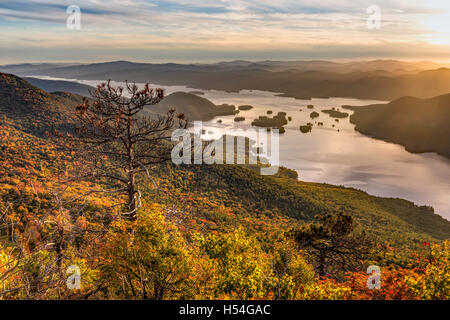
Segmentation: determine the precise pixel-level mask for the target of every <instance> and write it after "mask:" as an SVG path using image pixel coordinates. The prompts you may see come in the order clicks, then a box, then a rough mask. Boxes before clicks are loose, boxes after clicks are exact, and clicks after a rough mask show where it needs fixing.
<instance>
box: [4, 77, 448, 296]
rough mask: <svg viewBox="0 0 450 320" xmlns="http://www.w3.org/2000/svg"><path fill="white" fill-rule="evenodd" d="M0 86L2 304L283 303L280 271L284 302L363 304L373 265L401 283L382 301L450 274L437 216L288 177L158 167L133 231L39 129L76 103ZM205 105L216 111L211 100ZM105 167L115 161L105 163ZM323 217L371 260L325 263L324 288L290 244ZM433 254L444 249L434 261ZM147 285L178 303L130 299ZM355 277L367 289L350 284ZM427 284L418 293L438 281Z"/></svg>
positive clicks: (143, 182) (111, 200)
mask: <svg viewBox="0 0 450 320" xmlns="http://www.w3.org/2000/svg"><path fill="white" fill-rule="evenodd" d="M1 79H2V82H1V86H0V93H1V96H0V97H1V100H0V101H2V102H1V103H2V104H1V109H0V110H1V112H2V116H1V117H0V129H1V130H0V212H1V215H0V223H1V227H2V228H1V229H0V259H1V261H0V262H1V264H0V272H1V274H2V276H3V279H2V286H3V288H4V289H2V291H1V292H0V298H2V299H3V298H6V299H25V298H27V299H62V298H67V299H119V298H121V299H163V298H164V299H183V300H186V299H217V298H227V299H237V298H239V299H242V298H245V299H250V298H255V299H275V298H277V297H278V296H277V294H279V291H278V290H277V287H276V286H274V285H273V284H274V283H276V282H273V281H276V279H279V278H277V277H279V274H280V273H279V272H278V270H279V269H277V267H276V264H278V265H279V266H280V268H282V269H284V270H288V272H289V273H288V274H287V276H284V275H283V279H287V280H286V285H283V286H284V287H285V288H287V290H288V293H289V292H290V293H289V294H286V295H282V296H280V298H283V299H328V298H333V299H341V298H342V299H343V298H346V299H360V298H365V297H367V296H368V297H369V298H370V297H372V298H374V299H377V294H378V291H377V292H375V293H372V292H369V293H367V295H362V294H361V292H360V291H361V290H365V288H366V280H367V274H366V273H365V270H366V265H369V263H370V264H373V263H375V264H376V265H378V266H380V267H382V268H383V275H385V274H387V275H390V274H393V276H392V278H393V280H389V278H388V277H386V279H387V280H388V281H394V283H395V284H394V285H395V288H394V291H393V293H392V294H390V295H388V297H393V298H397V297H398V294H397V292H402V291H403V290H406V289H403V287H404V283H407V284H408V285H409V282H405V281H406V280H408V279H410V278H411V275H413V277H414V278H416V277H418V276H419V275H421V274H425V273H424V271H422V270H427V269H425V268H429V267H430V268H431V267H433V268H434V269H436V270H437V272H439V273H442V274H443V277H446V276H447V275H448V272H447V271H446V270H447V269H446V266H447V265H448V259H447V260H445V259H443V258H442V257H441V256H440V255H439V254H440V253H439V252H441V251H442V252H443V253H445V252H447V251H448V250H447V249H445V247H444V244H443V241H441V240H443V239H448V238H450V221H447V220H445V219H443V218H442V217H440V216H439V215H436V214H434V213H433V209H432V208H429V207H426V206H422V207H419V206H416V205H414V204H413V203H411V202H409V201H405V200H402V199H391V198H380V197H375V196H370V195H368V194H367V193H365V192H362V191H358V190H355V189H351V188H344V187H338V186H332V185H327V184H319V183H305V182H302V181H298V180H297V174H296V172H294V171H291V170H289V169H286V168H280V171H279V174H278V175H276V176H262V175H260V174H258V173H256V172H255V171H256V170H255V165H253V166H237V165H179V166H176V165H174V164H172V162H170V161H169V162H165V163H163V164H161V165H159V166H151V167H150V169H149V174H150V175H151V179H147V178H146V177H147V176H146V175H139V176H136V181H135V182H136V183H137V184H138V185H139V190H140V191H142V193H141V192H139V195H140V197H139V202H140V203H141V204H142V206H141V207H140V208H139V211H138V216H137V220H132V219H130V218H129V217H127V216H126V215H124V214H120V213H121V210H122V209H123V208H126V204H124V203H122V204H121V203H120V201H121V199H123V197H124V194H123V192H122V193H114V192H113V193H111V190H117V185H116V182H114V181H110V180H105V179H101V178H98V179H97V178H96V179H89V177H87V180H85V179H80V180H79V181H77V180H75V181H74V180H73V179H72V178H74V173H77V172H79V171H77V169H78V168H79V167H82V166H83V165H84V164H85V162H86V158H84V157H83V155H84V154H78V155H77V154H76V152H75V151H74V149H72V148H70V147H69V145H68V144H64V142H62V141H59V142H61V143H55V142H56V141H55V140H54V139H56V138H55V137H47V136H46V135H42V134H41V131H42V128H51V127H54V126H56V125H59V124H61V123H63V124H64V123H65V122H66V121H67V118H65V113H64V111H66V110H67V109H68V108H69V107H70V106H71V105H72V104H74V103H76V102H77V101H78V102H79V101H81V100H80V99H81V97H80V96H75V95H73V94H70V93H65V92H57V93H55V94H48V93H46V92H44V91H42V90H40V89H38V88H35V87H33V86H31V85H30V84H28V83H27V82H26V81H24V80H23V79H20V78H18V77H15V76H12V75H2V77H1ZM175 96H176V95H175ZM195 101H197V100H195ZM203 102H204V101H203ZM204 106H205V107H209V108H213V106H211V105H209V104H207V103H206V102H205V105H204ZM189 110H190V109H187V111H189ZM200 115H201V114H200ZM89 147H91V145H89ZM109 150H110V149H108V151H109ZM94 151H98V150H94ZM115 155H117V154H115ZM101 161H104V162H105V163H106V164H107V165H109V164H110V163H112V161H111V158H109V157H102V158H101ZM110 161H111V162H110ZM97 164H98V163H97V162H96V163H95V165H97ZM91 170H93V169H92V167H91ZM118 174H121V173H120V171H119V172H118ZM124 176H125V175H124V174H123V173H122V175H121V176H120V177H124ZM77 177H80V176H78V175H77ZM83 177H84V176H83ZM116 177H117V176H116ZM120 177H119V179H120ZM67 178H68V179H67ZM122 190H123V189H122ZM141 195H142V196H141ZM340 213H345V214H348V215H349V216H346V215H342V214H340ZM327 214H331V215H330V216H328V219H335V218H334V217H344V218H345V219H346V221H351V227H352V230H351V231H352V234H351V235H347V234H345V230H344V231H341V230H343V229H342V228H343V227H345V229H347V228H348V227H349V225H348V224H346V225H345V226H344V225H340V224H339V225H337V227H338V229H337V230H331V229H330V230H329V229H326V230H325V232H328V231H329V232H333V233H334V234H336V235H337V236H338V237H339V238H340V239H354V238H353V237H356V236H358V238H355V239H356V240H358V241H359V240H360V239H362V240H361V242H358V243H354V245H358V244H359V243H361V244H362V245H364V246H367V248H368V249H367V250H369V251H368V253H367V254H365V255H364V256H361V255H357V256H354V255H351V256H348V255H346V256H345V257H347V256H348V257H349V258H350V259H352V261H351V262H352V265H353V264H354V266H349V267H346V266H343V265H342V264H340V263H339V261H337V262H336V263H334V261H331V260H328V261H326V266H327V269H326V270H327V277H326V278H321V277H320V276H319V275H320V274H319V273H317V271H316V270H317V259H315V258H314V256H313V253H310V252H311V251H306V250H303V249H302V248H300V247H298V246H296V245H295V244H296V243H297V240H296V238H294V237H293V236H292V233H291V232H292V231H293V230H294V231H295V230H302V228H305V227H311V228H315V227H314V226H312V225H310V224H309V223H311V222H313V221H315V220H314V218H315V216H316V215H321V216H324V215H327ZM336 219H337V218H336ZM353 220H354V221H355V223H353ZM324 226H325V225H322V226H320V227H319V228H318V229H320V230H323V229H322V228H324ZM325 227H326V226H325ZM293 228H294V229H293ZM333 229H334V227H333ZM342 233H344V234H343V235H342ZM359 235H361V237H359ZM319 236H320V238H319V241H321V242H325V243H326V244H332V245H333V246H335V245H334V244H333V243H332V241H333V240H334V238H331V240H329V239H328V238H329V235H328V234H327V235H326V236H325V237H322V235H321V234H319ZM366 236H367V238H366ZM313 237H314V235H312V236H311V239H314V238H313ZM363 241H364V243H362V242H363ZM438 246H439V248H441V246H442V247H443V248H444V249H442V250H441V251H436V249H435V248H437V247H438ZM339 248H341V247H339ZM351 249H353V247H352V248H351ZM431 250H432V251H431ZM444 250H447V251H444ZM430 254H433V255H434V256H433V258H434V259H433V262H432V263H431V262H430V260H431V259H428V258H427V257H428V256H429V255H430ZM447 256H448V254H447ZM285 257H292V260H291V258H285ZM422 257H424V258H422ZM10 261H14V263H13V264H12V263H10ZM73 265H76V266H79V268H80V269H81V272H82V275H83V281H84V282H83V287H82V288H81V290H76V292H75V293H74V291H73V290H69V289H68V288H67V277H65V275H66V273H65V272H64V271H65V270H66V269H67V268H68V267H69V266H73ZM142 272H144V273H142ZM403 273H404V274H406V276H407V277H408V279H406V280H405V277H406V276H403ZM61 274H62V275H63V276H61ZM143 275H144V276H145V277H146V278H145V279H155V278H158V279H169V280H167V281H166V280H163V281H164V282H162V283H163V285H164V286H166V285H167V286H168V287H167V288H169V290H172V291H169V293H166V292H167V291H164V292H165V293H164V295H163V294H161V295H159V294H158V295H156V294H155V295H149V296H146V295H144V296H143V295H141V294H139V293H138V294H136V291H135V288H137V289H139V288H142V287H141V285H142V284H143V283H144V282H145V283H146V284H147V283H148V286H147V287H145V288H146V289H145V290H144V289H139V290H142V291H145V292H148V293H149V294H151V293H152V292H154V290H151V289H152V288H160V287H159V284H160V283H161V282H157V283H156V282H152V281H153V280H151V281H148V280H144V279H143V278H142V276H143ZM360 275H362V278H363V280H364V281H363V282H361V285H360V284H358V282H356V283H355V281H353V280H354V279H359V278H358V277H359V276H360ZM350 276H351V277H350ZM433 276H434V274H432V275H430V276H428V277H427V278H425V279H424V280H421V281H423V282H426V283H428V282H429V281H434V280H433V279H434V277H433ZM48 279H50V280H52V281H49V280H48ZM130 279H131V280H130ZM283 281H284V280H283ZM383 281H385V282H383V284H384V283H388V281H386V280H384V279H383ZM24 283H25V284H26V285H24ZM36 283H37V285H35V286H34V287H33V286H31V285H29V284H36ZM130 283H131V284H130ZM397 283H400V285H398V284H397ZM434 283H435V282H432V283H431V284H430V285H429V287H433V286H434ZM124 286H128V287H126V288H133V289H124ZM229 286H232V287H231V289H228V288H229ZM284 287H283V288H284ZM17 288H18V289H17ZM22 288H25V289H22ZM28 288H31V289H30V290H29V289H28ZM99 288H101V290H99ZM147 288H151V289H147ZM164 288H166V287H164ZM388 288H390V286H388ZM406 288H407V289H408V288H409V287H406ZM244 290H245V291H244ZM337 290H341V291H337ZM389 290H390V289H389ZM241 292H244V293H245V295H244V296H243V295H242V294H241ZM277 292H278V293H277ZM336 292H337V293H336ZM371 294H374V295H371ZM421 294H422V293H419V294H414V295H412V297H418V298H420V297H422V296H421ZM441 296H444V297H447V296H448V292H445V293H444V294H443V295H441ZM407 297H411V296H407Z"/></svg>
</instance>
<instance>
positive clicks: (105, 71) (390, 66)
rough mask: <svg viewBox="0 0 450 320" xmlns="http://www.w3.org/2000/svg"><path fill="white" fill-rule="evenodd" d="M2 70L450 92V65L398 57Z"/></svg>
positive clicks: (362, 94)
mask: <svg viewBox="0 0 450 320" xmlns="http://www.w3.org/2000/svg"><path fill="white" fill-rule="evenodd" d="M0 71H4V72H10V73H14V74H17V75H22V76H51V77H57V78H71V79H80V80H81V79H83V80H107V79H111V80H116V81H124V80H130V81H136V82H151V83H155V84H159V85H187V86H190V87H193V88H198V89H205V90H207V89H216V90H225V91H240V90H242V89H248V90H266V91H272V92H277V93H280V94H282V95H284V96H289V97H295V98H302V99H310V98H312V97H318V98H325V97H354V98H362V99H379V100H394V99H398V98H400V97H403V96H415V97H418V98H430V97H433V96H437V95H441V94H445V93H448V92H450V69H448V68H444V67H442V65H439V64H436V63H432V62H421V63H412V62H402V61H395V60H375V61H365V62H348V63H336V62H329V61H290V62H280V61H262V62H248V61H233V62H221V63H216V64H174V63H166V64H150V63H133V62H128V61H115V62H106V63H95V64H85V65H63V66H61V65H52V64H26V65H7V66H0Z"/></svg>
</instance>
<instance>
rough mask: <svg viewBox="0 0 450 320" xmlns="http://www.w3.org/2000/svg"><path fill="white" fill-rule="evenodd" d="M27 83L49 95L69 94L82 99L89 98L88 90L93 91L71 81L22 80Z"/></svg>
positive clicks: (86, 86)
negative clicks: (54, 93) (55, 93)
mask: <svg viewBox="0 0 450 320" xmlns="http://www.w3.org/2000/svg"><path fill="white" fill-rule="evenodd" d="M23 79H24V80H25V81H27V82H28V83H30V84H32V85H33V86H35V87H38V88H40V89H42V90H44V91H47V92H49V93H52V92H70V93H73V94H77V95H80V96H84V97H90V96H91V94H90V93H89V90H93V89H95V88H94V87H91V86H88V85H85V84H81V83H78V82H72V81H62V80H44V79H38V78H23Z"/></svg>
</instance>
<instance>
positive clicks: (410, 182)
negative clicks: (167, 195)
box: [42, 77, 450, 220]
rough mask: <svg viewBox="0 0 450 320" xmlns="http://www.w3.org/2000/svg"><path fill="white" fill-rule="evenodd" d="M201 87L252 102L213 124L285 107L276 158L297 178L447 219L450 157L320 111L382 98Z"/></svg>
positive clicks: (220, 99) (223, 98)
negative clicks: (304, 129) (398, 201)
mask: <svg viewBox="0 0 450 320" xmlns="http://www.w3.org/2000/svg"><path fill="white" fill-rule="evenodd" d="M42 79H53V80H68V81H77V82H79V83H83V84H88V85H92V86H95V85H97V84H99V83H101V82H102V81H90V80H74V79H59V78H58V79H56V78H50V77H42ZM112 84H113V85H119V84H120V83H118V82H112ZM152 86H154V87H158V85H152ZM161 87H163V88H165V89H166V94H170V93H172V92H175V91H185V92H189V91H198V89H193V88H188V87H185V86H161ZM201 91H202V92H204V95H202V97H204V98H206V99H209V100H211V101H212V102H213V103H215V104H224V103H227V104H234V105H236V106H239V105H251V106H253V107H254V108H253V109H251V110H249V111H241V112H240V113H239V115H238V116H242V117H245V121H243V122H240V123H235V122H234V116H222V117H217V118H215V119H213V120H212V121H211V122H210V125H211V129H214V130H217V129H219V130H220V129H223V128H225V127H232V126H236V127H240V128H244V129H245V128H248V127H249V126H251V125H250V123H251V122H252V120H254V119H255V118H258V117H259V116H261V115H267V114H266V112H267V111H268V110H272V111H273V115H276V114H277V112H280V111H284V112H286V113H287V116H289V117H292V121H290V122H289V123H288V124H287V125H286V126H285V129H286V133H285V134H283V135H281V136H280V164H281V165H282V166H285V167H288V168H290V169H294V170H296V171H297V172H298V174H299V179H300V180H303V181H310V182H324V183H329V184H334V185H342V186H346V187H353V188H357V189H361V190H364V191H366V192H368V193H369V194H372V195H376V196H382V197H393V198H403V199H407V200H411V201H413V202H414V203H416V204H417V205H430V206H432V207H434V208H435V212H436V213H438V214H440V215H441V216H443V217H445V218H446V219H447V220H450V160H448V159H446V158H444V157H442V156H439V155H437V154H434V153H424V154H412V153H409V152H407V151H406V150H405V148H404V147H402V146H400V145H396V144H393V143H388V142H384V141H382V140H377V139H373V138H370V137H367V136H364V135H362V134H360V133H358V132H356V131H355V130H354V125H352V124H351V123H350V122H349V118H345V119H339V122H336V121H335V119H334V118H331V117H330V116H329V115H328V114H325V113H323V112H321V110H325V109H331V108H339V110H340V111H342V112H347V113H349V114H351V113H352V111H350V110H345V109H342V108H341V106H342V105H353V106H363V105H369V104H374V103H383V101H374V100H359V99H352V98H330V99H312V100H297V99H294V98H287V97H280V96H277V94H276V93H272V92H264V91H256V90H252V91H250V90H243V91H241V92H239V93H228V92H224V91H216V90H201ZM309 104H312V105H314V109H308V108H307V105H309ZM312 111H317V112H318V113H319V114H320V115H319V117H318V118H316V119H314V120H313V119H311V118H310V114H311V112H312ZM270 116H271V115H270ZM219 119H220V120H222V124H221V125H218V124H217V123H216V121H217V120H219ZM308 122H311V123H313V124H314V126H313V129H312V131H311V132H310V133H307V134H304V133H301V132H300V130H299V126H300V125H304V124H306V123H308ZM315 122H323V126H320V127H319V126H317V124H316V123H315ZM333 125H334V127H333ZM207 130H210V129H207ZM338 130H339V131H338Z"/></svg>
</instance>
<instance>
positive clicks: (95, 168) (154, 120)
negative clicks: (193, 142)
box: [69, 81, 187, 219]
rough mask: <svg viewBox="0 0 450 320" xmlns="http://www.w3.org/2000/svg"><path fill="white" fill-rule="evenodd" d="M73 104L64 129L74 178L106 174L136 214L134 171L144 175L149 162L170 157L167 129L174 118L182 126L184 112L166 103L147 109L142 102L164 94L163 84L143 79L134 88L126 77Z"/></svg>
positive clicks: (150, 102)
mask: <svg viewBox="0 0 450 320" xmlns="http://www.w3.org/2000/svg"><path fill="white" fill-rule="evenodd" d="M91 96H92V98H91V99H84V100H83V103H82V104H80V105H78V106H77V107H76V112H75V121H76V128H75V134H74V135H69V136H70V141H71V146H72V147H73V150H74V154H75V156H76V157H78V158H79V163H80V168H84V170H80V171H81V172H80V173H79V174H78V178H80V179H84V180H86V179H88V180H95V181H96V182H100V181H105V180H109V182H111V181H112V182H114V185H115V186H118V187H116V188H114V190H110V191H109V192H117V193H121V194H123V195H125V198H126V199H127V203H126V207H127V209H126V212H124V213H122V214H123V215H126V216H128V217H130V218H131V219H134V218H136V215H137V211H138V208H139V206H140V197H141V194H140V191H139V190H138V188H137V185H136V177H137V176H138V175H140V174H145V175H147V176H148V177H149V178H150V177H151V176H150V172H151V170H152V168H153V166H155V165H157V164H160V163H162V162H164V161H167V160H169V159H170V149H171V144H170V133H171V130H172V128H173V127H174V125H175V124H177V125H178V127H182V128H185V127H186V125H187V121H186V120H185V117H184V115H183V114H178V115H176V114H175V110H173V109H171V110H169V111H168V112H167V113H166V114H163V115H151V114H149V113H148V112H147V111H148V110H146V107H148V106H152V105H155V104H157V103H158V102H160V101H161V100H162V99H163V98H164V91H163V90H162V89H151V88H150V87H149V85H148V84H146V85H145V86H144V88H143V89H142V88H139V87H138V86H137V85H136V84H135V83H133V84H130V83H128V82H126V85H125V87H113V86H111V84H110V82H109V81H108V82H107V83H103V84H101V85H99V86H97V88H96V89H95V90H93V91H92V92H91Z"/></svg>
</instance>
